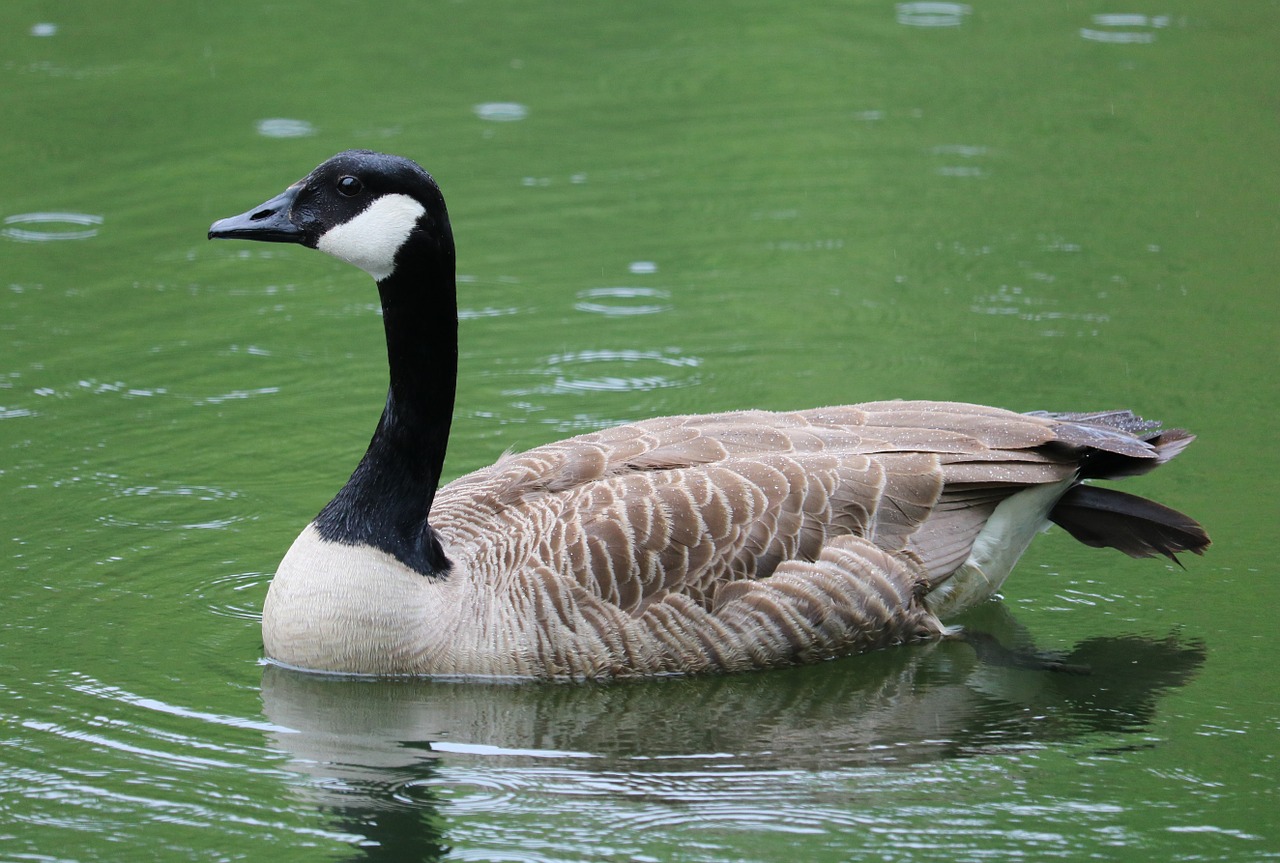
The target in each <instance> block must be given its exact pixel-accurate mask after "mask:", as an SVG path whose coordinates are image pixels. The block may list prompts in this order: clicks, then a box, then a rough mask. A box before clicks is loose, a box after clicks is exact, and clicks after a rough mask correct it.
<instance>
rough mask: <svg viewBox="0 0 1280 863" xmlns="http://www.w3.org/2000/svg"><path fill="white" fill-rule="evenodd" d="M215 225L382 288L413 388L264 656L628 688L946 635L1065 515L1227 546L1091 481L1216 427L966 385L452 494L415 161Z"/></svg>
mask: <svg viewBox="0 0 1280 863" xmlns="http://www.w3.org/2000/svg"><path fill="white" fill-rule="evenodd" d="M209 235H210V237H211V238H243V239H257V240H266V241H272V242H296V243H301V244H303V245H306V246H310V247H312V248H318V249H320V250H322V251H325V252H328V253H330V254H332V255H335V256H336V257H338V258H341V259H343V260H346V261H348V262H350V263H353V264H355V265H356V266H359V267H361V268H362V269H364V270H365V271H367V272H368V273H370V275H372V276H373V277H374V279H375V280H376V281H377V283H378V288H379V293H380V296H381V299H382V306H383V323H384V326H385V328H386V334H387V348H388V359H389V366H390V378H391V381H390V387H389V391H388V396H387V404H386V408H385V409H384V411H383V415H382V418H381V420H380V422H379V424H378V427H377V429H376V431H375V432H374V436H373V439H372V440H371V442H370V445H369V449H368V451H367V452H366V454H365V456H364V458H363V459H362V460H361V462H360V464H359V466H358V467H357V468H356V470H355V472H354V473H353V474H352V477H351V479H350V480H349V481H348V482H347V484H346V485H345V486H344V487H343V488H342V490H341V491H340V492H339V493H338V495H337V496H336V497H335V498H334V499H333V500H332V501H331V502H330V503H329V504H328V505H327V506H326V507H325V508H324V509H323V510H322V511H321V513H320V514H319V515H318V516H317V517H316V519H315V520H314V521H313V522H312V523H311V524H310V525H308V526H307V528H306V529H305V530H304V531H303V532H302V534H301V535H300V536H299V537H298V539H297V540H296V541H295V542H294V544H293V546H292V547H291V548H290V550H289V552H288V553H287V554H286V556H285V558H284V560H283V561H282V562H281V564H280V567H279V569H278V571H277V573H276V576H275V578H274V579H273V581H272V584H271V587H270V590H269V593H268V596H267V600H266V603H265V606H264V608H263V621H262V625H263V641H264V645H265V649H266V653H267V656H268V657H269V658H270V659H271V660H273V661H275V662H278V663H281V664H285V665H289V666H294V667H298V668H304V669H310V670H315V671H329V672H341V673H355V674H386V675H396V674H415V675H449V676H467V675H498V676H518V677H534V678H577V679H590V678H612V677H626V676H643V675H656V674H668V673H696V672H706V671H736V670H743V669H748V668H763V667H769V666H777V665H787V664H794V663H800V662H810V661H816V660H819V659H823V658H828V657H832V656H838V655H843V654H848V653H854V652H858V651H862V650H869V649H874V648H879V647H885V646H888V645H893V644H901V643H905V642H911V641H918V640H923V639H935V638H939V637H942V636H944V635H945V634H946V633H947V632H948V629H947V627H946V626H945V624H944V620H945V619H947V618H948V617H951V616H953V615H955V614H957V613H959V612H960V611H963V610H964V609H966V608H968V607H971V606H972V605H974V604H976V603H978V602H981V601H983V600H985V599H988V598H989V597H990V596H991V595H992V594H994V593H995V592H996V591H997V590H998V589H999V588H1000V586H1001V584H1002V583H1003V582H1004V579H1005V578H1006V576H1008V574H1009V571H1010V570H1011V569H1012V568H1013V565H1014V563H1016V561H1017V559H1018V557H1019V556H1020V555H1021V554H1022V552H1023V551H1024V550H1025V549H1026V547H1027V545H1028V544H1029V543H1030V542H1031V540H1032V538H1033V537H1034V536H1035V534H1036V533H1038V532H1039V531H1041V530H1042V529H1044V528H1045V527H1046V526H1047V525H1048V524H1049V522H1050V521H1054V522H1057V523H1058V524H1060V525H1062V526H1063V527H1064V528H1066V529H1067V530H1068V531H1069V532H1071V533H1072V535H1074V536H1075V537H1076V538H1078V539H1080V540H1081V541H1082V542H1085V543H1086V544H1089V545H1094V546H1103V545H1105V546H1112V547H1115V548H1118V549H1120V550H1121V551H1124V552H1126V553H1128V554H1130V555H1132V556H1137V557H1145V556H1151V555H1155V554H1163V555H1166V556H1168V557H1171V558H1172V557H1173V556H1174V554H1175V553H1176V552H1179V551H1192V552H1195V553H1197V554H1198V553H1200V552H1201V551H1202V550H1203V548H1204V547H1205V546H1207V545H1208V542H1209V540H1208V537H1207V536H1206V535H1205V533H1204V532H1203V530H1202V529H1201V528H1200V526H1199V525H1198V524H1197V523H1196V522H1195V521H1194V520H1192V519H1190V518H1189V517H1187V516H1185V515H1182V514H1181V513H1178V512H1176V511H1174V510H1171V509H1169V508H1167V507H1164V506H1162V505H1160V504H1157V503H1154V502H1152V501H1148V500H1144V499H1143V498H1138V497H1135V496H1133V495H1128V494H1124V493H1122V492H1117V491H1114V490H1110V489H1103V488H1096V487H1093V486H1088V485H1085V484H1083V483H1084V481H1085V480H1089V479H1095V478H1101V479H1107V478H1118V477H1124V476H1130V475H1135V474H1139V473H1144V472H1146V471H1148V470H1151V469H1153V468H1154V467H1156V466H1158V465H1160V464H1162V463H1164V462H1165V461H1167V460H1169V459H1170V458H1172V457H1173V456H1174V455H1176V454H1177V453H1178V452H1179V451H1181V450H1182V449H1183V448H1184V447H1185V446H1186V445H1187V444H1188V443H1190V442H1191V440H1192V439H1193V438H1192V436H1191V435H1190V434H1188V433H1186V432H1184V431H1181V430H1176V429H1175V430H1165V431H1161V430H1159V428H1158V426H1157V424H1155V423H1148V422H1146V421H1144V420H1141V419H1140V418H1138V417H1136V416H1134V415H1133V414H1132V413H1130V412H1128V411H1113V412H1105V413H1095V414H1047V413H1036V414H1019V413H1013V412H1010V411H1006V410H1001V409H999V408H990V407H983V406H978V405H968V404H958V403H951V402H919V401H916V402H876V403H871V404H862V405H846V406H838V407H828V408H817V409H813V410H808V411H797V412H790V413H771V412H765V411H742V412H730V413H719V414H707V415H699V416H676V417H664V418H659V419H651V420H646V421H642V422H636V423H632V424H628V425H622V426H618V427H616V428H612V429H607V430H604V431H599V432H593V433H590V434H585V435H581V436H578V437H574V438H570V439H568V440H564V441H560V442H557V443H552V444H547V445H544V446H541V447H537V448H535V449H532V450H529V451H527V452H525V453H522V454H518V455H508V456H504V457H503V458H502V459H500V460H499V461H498V462H497V463H496V464H494V465H492V466H490V467H487V468H484V469H482V470H479V471H476V472H474V473H472V474H469V475H467V476H464V477H461V478H459V479H457V480H454V481H453V482H451V483H449V484H447V485H445V486H443V487H440V485H439V481H440V475H441V467H442V465H443V460H444V453H445V447H446V445H447V441H448V433H449V425H450V420H451V417H452V411H453V401H454V389H455V383H456V374H457V305H456V299H455V284H454V247H453V239H452V234H451V229H450V227H449V221H448V216H447V213H446V211H445V206H444V200H443V197H442V196H441V194H440V191H439V188H438V187H437V186H436V184H435V182H434V180H432V179H431V177H430V176H429V175H428V174H427V173H426V172H425V171H423V170H422V169H421V168H420V167H419V166H418V165H416V164H415V163H413V162H411V161H409V160H407V159H402V158H399V157H395V156H387V155H383V154H377V153H371V152H368V151H347V152H344V153H340V154H338V155H337V156H334V157H333V158H332V159H329V160H328V161H326V162H325V163H323V164H322V165H320V166H319V167H318V168H316V169H315V170H314V171H313V172H311V174H309V175H308V176H307V177H305V178H303V179H302V180H300V181H299V182H298V183H296V184H294V185H293V186H290V187H289V189H288V190H286V191H285V192H284V193H283V194H282V195H280V196H278V197H276V198H274V199H272V200H270V201H268V202H266V203H265V204H263V205H261V206H260V207H257V208H255V209H253V210H250V211H248V212H246V213H244V214H243V215H241V216H234V217H232V218H229V219H223V220H221V221H218V222H215V223H214V225H213V226H212V227H211V229H210V232H209Z"/></svg>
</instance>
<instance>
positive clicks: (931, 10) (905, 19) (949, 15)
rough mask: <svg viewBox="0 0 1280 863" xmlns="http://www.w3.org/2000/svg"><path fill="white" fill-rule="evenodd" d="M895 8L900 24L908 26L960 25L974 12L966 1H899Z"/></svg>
mask: <svg viewBox="0 0 1280 863" xmlns="http://www.w3.org/2000/svg"><path fill="white" fill-rule="evenodd" d="M894 8H895V11H896V13H897V19H898V23H899V24H906V25H907V26H908V27H959V26H960V24H961V23H962V22H963V21H964V16H965V15H968V14H970V13H972V12H973V7H972V6H969V5H968V4H965V3H939V2H919V3H899V4H898V5H897V6H896V7H894Z"/></svg>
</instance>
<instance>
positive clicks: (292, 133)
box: [255, 117, 316, 138]
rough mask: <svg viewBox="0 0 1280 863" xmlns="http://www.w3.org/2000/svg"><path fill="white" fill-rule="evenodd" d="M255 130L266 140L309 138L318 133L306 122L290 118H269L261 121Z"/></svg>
mask: <svg viewBox="0 0 1280 863" xmlns="http://www.w3.org/2000/svg"><path fill="white" fill-rule="evenodd" d="M255 128H256V129H257V131H258V134H259V135H261V136H262V137H264V138H307V137H310V136H311V135H314V134H315V133H316V127H315V126H313V125H311V124H310V123H309V122H307V121H306V120H293V119H290V118H288V117H268V118H267V119H265V120H259V121H258V122H257V125H256V127H255Z"/></svg>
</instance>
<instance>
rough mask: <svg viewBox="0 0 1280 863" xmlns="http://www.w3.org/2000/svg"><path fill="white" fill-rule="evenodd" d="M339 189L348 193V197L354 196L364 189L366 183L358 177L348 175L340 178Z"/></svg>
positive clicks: (344, 193) (345, 193)
mask: <svg viewBox="0 0 1280 863" xmlns="http://www.w3.org/2000/svg"><path fill="white" fill-rule="evenodd" d="M338 191H339V192H340V193H341V194H343V195H346V196H347V197H348V198H354V197H355V196H356V195H358V194H360V193H361V192H362V191H364V183H361V182H360V181H359V180H358V179H357V178H355V177H351V176H347V177H339V178H338Z"/></svg>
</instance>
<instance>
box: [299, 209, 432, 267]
mask: <svg viewBox="0 0 1280 863" xmlns="http://www.w3.org/2000/svg"><path fill="white" fill-rule="evenodd" d="M425 212H426V208H425V207H423V206H422V205H421V204H419V203H418V202H417V201H415V200H414V199H413V198H410V197H409V196H408V195H383V196H382V197H381V198H378V199H377V200H376V201H374V202H373V203H372V204H370V205H369V206H368V207H367V208H365V210H364V211H363V212H362V213H360V215H358V216H356V217H355V218H354V219H352V220H351V221H349V222H343V223H342V224H341V225H337V226H335V227H333V228H330V229H329V230H328V231H326V232H325V233H324V236H322V237H321V238H320V240H319V242H317V243H316V248H317V249H319V250H320V251H322V252H325V253H326V254H330V255H333V256H334V257H335V258H338V259H339V260H343V261H346V262H347V263H348V264H355V265H356V266H357V267H359V268H360V269H362V270H364V271H365V272H366V273H368V274H369V275H371V276H373V278H374V281H378V282H380V281H382V280H383V279H385V278H386V277H387V276H389V275H391V271H392V270H394V269H395V261H396V252H397V251H399V250H400V247H401V246H402V245H404V241H405V240H407V239H408V238H409V232H410V231H412V230H413V226H414V224H416V223H417V221H418V217H419V216H421V215H422V214H423V213H425Z"/></svg>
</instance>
